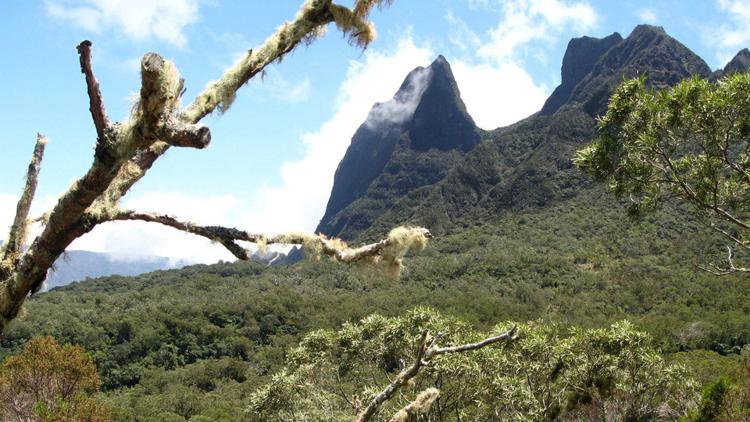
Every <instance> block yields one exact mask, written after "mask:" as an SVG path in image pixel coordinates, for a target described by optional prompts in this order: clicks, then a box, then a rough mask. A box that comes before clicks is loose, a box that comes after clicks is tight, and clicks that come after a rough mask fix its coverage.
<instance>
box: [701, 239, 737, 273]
mask: <svg viewBox="0 0 750 422" xmlns="http://www.w3.org/2000/svg"><path fill="white" fill-rule="evenodd" d="M727 263H728V264H729V266H728V267H719V266H718V265H715V264H711V263H709V264H708V267H704V266H703V265H698V266H697V267H698V268H699V269H701V270H703V271H706V272H709V273H711V274H713V275H717V276H722V275H729V274H734V273H750V268H745V267H736V266H735V265H734V258H733V257H732V248H731V247H729V246H727Z"/></svg>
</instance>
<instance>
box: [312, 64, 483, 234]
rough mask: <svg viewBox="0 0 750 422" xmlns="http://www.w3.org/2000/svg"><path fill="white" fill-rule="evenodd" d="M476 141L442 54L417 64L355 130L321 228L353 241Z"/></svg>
mask: <svg viewBox="0 0 750 422" xmlns="http://www.w3.org/2000/svg"><path fill="white" fill-rule="evenodd" d="M479 140H480V135H479V129H477V127H476V126H475V125H474V121H473V120H472V119H471V116H469V114H468V113H467V112H466V107H465V105H464V103H463V101H461V97H460V93H459V91H458V86H457V85H456V81H455V79H454V78H453V73H452V71H451V68H450V65H449V64H448V62H447V61H446V60H445V58H444V57H443V56H439V57H438V58H437V59H436V60H435V61H434V62H433V63H432V64H431V65H430V66H429V67H427V68H422V67H419V68H417V69H414V70H413V71H412V72H411V73H409V75H408V76H407V77H406V79H405V80H404V82H403V84H402V85H401V88H400V89H399V90H398V92H396V94H395V95H394V97H393V99H392V100H390V101H388V102H386V103H382V104H376V105H375V106H374V107H373V108H372V110H371V111H370V113H369V115H368V117H367V120H366V121H365V122H364V123H363V124H362V125H361V126H360V127H359V129H357V132H356V133H355V134H354V137H353V138H352V143H351V145H350V146H349V148H348V150H347V152H346V155H345V156H344V158H343V160H342V161H341V163H340V164H339V167H338V169H337V170H336V175H335V177H334V185H333V190H332V192H331V197H330V199H329V201H328V206H327V208H326V213H325V215H324V216H323V218H322V219H321V221H320V224H319V226H318V228H317V230H316V231H318V232H322V233H325V234H327V235H332V236H339V237H343V238H352V237H353V236H354V235H356V234H357V233H359V231H361V230H363V229H366V228H368V227H370V225H371V224H372V222H373V221H374V219H375V218H377V217H378V216H379V215H380V214H381V213H382V212H384V211H385V210H387V209H388V208H390V207H391V206H392V205H393V201H394V200H395V199H398V198H400V197H401V196H403V195H405V194H406V193H408V192H409V191H411V190H413V189H416V188H419V187H421V186H425V185H430V184H433V183H435V182H437V181H438V180H440V179H442V178H443V177H444V176H445V174H446V173H447V171H448V169H450V168H451V167H453V165H454V164H455V163H456V162H457V161H458V159H459V158H460V157H461V156H462V155H463V154H464V153H465V152H466V151H469V150H470V149H472V148H473V147H474V146H475V145H476V144H477V143H478V142H479Z"/></svg>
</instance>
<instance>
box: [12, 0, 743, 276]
mask: <svg viewBox="0 0 750 422" xmlns="http://www.w3.org/2000/svg"><path fill="white" fill-rule="evenodd" d="M300 3H301V0H284V1H276V2H268V1H257V0H256V1H240V0H233V1H229V0H227V1H224V0H110V1H106V0H47V1H21V0H16V1H8V2H4V4H3V6H2V9H3V20H4V22H3V26H2V29H0V31H1V32H2V33H1V35H2V36H1V37H0V47H1V48H2V51H3V52H4V56H5V60H4V63H3V66H0V88H1V89H2V92H3V93H4V97H5V100H4V101H2V102H0V116H2V117H0V119H2V126H3V131H2V132H1V133H0V148H1V151H2V153H0V168H2V171H3V177H2V178H0V226H2V227H7V225H8V224H9V223H10V220H11V218H12V212H13V209H14V207H15V200H16V198H17V193H18V192H19V191H20V189H21V186H22V183H23V174H24V171H25V167H26V166H27V164H28V159H29V156H30V153H31V150H32V148H33V142H34V139H35V134H36V132H42V133H44V134H46V135H47V136H48V138H49V139H50V144H49V145H48V148H47V154H46V156H45V160H44V164H43V168H42V174H41V177H40V186H39V190H38V195H37V201H36V205H35V208H34V211H35V212H37V213H41V212H43V211H45V210H46V209H47V208H49V207H50V206H51V205H53V204H54V202H55V200H56V198H57V196H59V194H60V193H62V192H63V191H64V190H65V189H66V188H67V187H68V186H69V185H70V183H71V182H72V181H73V180H75V179H76V178H77V177H79V176H80V175H81V174H82V173H83V172H84V171H85V170H86V168H87V167H88V166H89V164H90V163H91V153H92V147H93V144H94V139H95V132H94V127H93V125H92V123H91V119H90V116H89V112H88V99H87V97H86V92H85V86H84V82H83V76H82V75H81V73H80V70H79V66H78V57H77V54H76V50H75V46H76V45H77V44H78V43H79V42H80V41H81V40H83V39H90V40H91V41H92V42H93V60H94V69H95V72H96V74H97V77H98V79H99V81H100V83H101V88H102V93H103V96H104V100H105V103H106V107H107V111H108V113H109V116H110V118H111V119H112V120H123V119H125V118H126V116H127V113H128V111H129V110H130V107H131V105H132V97H133V94H134V93H136V92H137V91H138V89H139V75H138V61H139V59H140V57H141V56H142V54H144V53H145V52H148V51H155V52H158V53H160V54H162V55H163V56H164V57H166V58H168V59H171V60H173V61H174V62H175V64H176V65H177V68H178V69H179V70H180V71H181V73H182V75H183V77H184V78H185V80H186V87H187V93H186V94H185V98H186V101H189V100H190V99H191V98H192V97H193V96H194V95H195V94H196V93H197V92H199V90H200V89H201V88H203V86H205V84H206V83H207V82H208V81H210V80H212V79H215V78H217V77H218V76H219V75H220V73H221V71H222V70H223V69H225V68H226V67H228V66H229V65H230V64H231V63H232V62H233V61H234V60H235V59H236V58H237V57H239V55H240V54H242V53H244V52H245V51H246V50H247V49H248V48H251V47H254V46H257V45H259V44H260V43H261V42H262V41H263V40H264V39H265V38H266V37H267V36H268V35H270V34H271V33H272V32H273V30H274V29H275V28H276V27H277V26H278V25H279V24H280V23H281V22H282V21H284V20H286V19H291V18H292V17H293V16H294V14H295V12H296V10H297V8H298V7H299V5H300ZM343 3H344V4H347V3H351V1H349V2H346V1H345V2H343ZM372 20H373V22H374V23H375V25H376V27H377V30H378V34H379V36H378V38H377V39H376V41H375V42H374V43H373V44H372V45H371V46H370V47H369V48H368V49H367V50H365V51H363V50H361V49H358V48H356V47H352V46H350V45H348V44H347V42H346V40H345V39H343V38H342V37H341V35H340V34H339V33H338V32H337V31H336V30H335V28H329V31H328V34H327V35H326V36H325V37H324V38H322V39H320V40H318V41H316V42H315V43H314V44H312V45H311V46H309V47H302V48H300V49H298V50H296V51H295V52H294V53H293V54H291V55H289V56H288V57H286V58H285V59H284V61H283V62H282V63H281V64H277V65H274V66H272V67H270V68H269V69H268V71H267V73H266V76H265V78H264V79H263V80H262V81H261V80H253V81H251V83H250V84H249V85H248V86H246V87H245V88H243V90H242V91H241V92H240V95H239V96H238V99H237V101H236V102H235V104H234V106H233V107H232V109H230V110H229V111H228V112H227V113H226V114H225V115H223V116H211V117H210V118H209V119H207V120H206V121H205V123H207V124H208V125H209V126H210V127H211V129H212V134H213V142H212V144H211V146H210V147H209V148H208V149H206V150H202V151H195V150H172V151H170V152H169V153H168V155H167V156H165V157H164V158H162V159H161V160H160V161H159V162H157V163H156V165H155V166H154V168H153V170H152V171H151V172H150V173H149V174H148V176H147V177H146V178H145V179H144V180H142V181H141V183H140V184H139V185H137V186H136V188H135V189H133V190H132V191H131V193H130V194H129V195H128V196H127V197H126V198H125V200H124V204H123V206H124V207H128V208H137V209H142V210H147V211H161V212H167V213H171V214H176V215H178V216H180V217H183V218H186V219H190V220H193V221H198V222H201V223H205V224H230V225H236V226H238V227H241V228H246V229H250V230H255V231H264V232H268V233H276V232H282V231H287V230H298V229H303V230H312V229H314V228H315V225H316V224H317V221H318V219H319V218H320V217H321V216H322V214H323V210H324V207H325V203H326V201H327V199H328V194H329V192H330V189H331V184H332V179H333V172H334V171H335V168H336V165H337V163H338V161H339V160H340V159H341V157H342V155H343V153H344V151H345V149H346V147H347V146H348V143H349V139H350V138H351V135H352V134H353V132H354V130H355V129H356V128H357V126H358V125H359V124H361V123H362V122H363V121H364V119H365V116H366V114H367V111H368V110H369V108H370V106H371V105H372V104H373V103H374V102H376V101H381V102H382V101H386V100H388V99H389V98H390V97H391V96H392V95H393V93H394V92H395V90H396V89H397V87H398V85H399V84H400V83H401V81H402V79H403V78H404V76H405V75H406V73H407V72H408V71H409V70H411V69H412V68H414V67H415V66H419V65H421V66H425V65H428V64H429V63H430V62H431V61H432V60H433V59H434V58H435V57H436V56H437V54H443V55H444V56H445V57H446V58H447V59H448V61H449V62H450V63H451V65H452V67H453V69H454V73H455V74H456V78H457V80H458V84H459V89H460V90H461V92H462V95H463V97H464V100H465V102H466V104H467V107H468V109H469V112H470V113H471V114H472V115H473V116H474V118H475V120H476V121H477V123H478V124H479V125H480V126H481V127H483V128H487V129H492V128H495V127H498V126H502V125H506V124H509V123H512V122H514V121H517V120H518V119H520V118H523V117H525V116H527V115H529V114H531V113H533V112H534V111H536V110H538V109H539V108H540V107H541V105H542V103H543V102H544V99H545V98H546V96H547V95H549V93H550V92H551V91H552V90H553V89H554V87H555V86H556V85H557V84H558V83H559V80H560V63H561V61H562V56H563V54H564V52H565V46H566V44H567V42H568V40H569V39H570V38H572V37H577V36H582V35H590V36H605V35H609V34H611V33H612V32H615V31H616V32H620V34H622V35H623V36H627V35H628V34H629V33H630V31H631V30H632V29H633V27H635V25H637V24H639V23H650V24H655V25H661V26H663V27H664V28H665V29H666V31H667V32H668V33H669V34H671V35H672V36H674V37H675V38H677V39H678V40H680V41H681V42H683V43H684V44H685V45H687V46H688V47H689V48H690V49H692V50H693V51H695V52H696V53H697V54H699V55H700V56H701V57H703V58H704V59H705V60H706V61H707V62H708V63H709V65H710V66H711V67H712V68H719V67H722V66H723V65H724V63H725V62H726V61H727V60H728V59H729V58H731V57H732V56H733V55H734V54H735V53H736V52H737V51H738V50H739V49H741V48H743V47H746V46H748V45H750V2H748V1H746V0H743V1H741V0H703V1H675V0H664V1H651V2H641V1H627V0H625V1H586V0H512V1H511V0H508V1H501V0H432V1H427V0H396V1H395V2H394V3H393V5H392V6H391V7H389V8H386V9H383V10H381V11H375V12H374V13H373V16H372ZM4 237H5V233H4V231H3V232H2V233H0V239H2V238H4ZM73 248H76V249H90V250H98V251H109V252H112V253H115V254H118V255H119V256H122V257H132V256H139V255H166V256H175V257H182V258H188V259H194V260H200V261H204V262H209V261H213V260H216V259H220V258H223V259H229V258H230V256H229V255H227V254H226V253H225V252H224V251H223V250H222V249H221V248H220V247H216V246H213V245H210V244H208V243H207V242H204V241H203V240H202V239H197V238H193V237H190V236H187V235H183V234H181V233H176V232H173V231H171V230H170V229H166V228H160V227H152V226H148V225H146V224H142V223H115V224H108V225H104V226H102V227H99V228H97V229H96V230H95V231H94V232H93V233H91V234H90V235H87V236H86V237H85V238H82V239H80V240H79V241H77V242H76V243H75V244H74V245H73Z"/></svg>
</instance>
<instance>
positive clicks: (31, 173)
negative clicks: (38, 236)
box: [3, 133, 47, 261]
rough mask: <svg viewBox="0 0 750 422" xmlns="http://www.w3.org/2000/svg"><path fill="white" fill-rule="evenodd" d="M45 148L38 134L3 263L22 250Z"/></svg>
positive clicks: (16, 255)
mask: <svg viewBox="0 0 750 422" xmlns="http://www.w3.org/2000/svg"><path fill="white" fill-rule="evenodd" d="M46 146H47V138H46V137H45V136H44V135H42V134H41V133H38V134H37V135H36V145H35V146H34V153H33V155H32V156H31V162H30V163H29V169H28V170H27V171H26V185H25V186H24V188H23V193H22V194H21V198H20V199H19V200H18V205H17V206H16V216H15V218H14V219H13V225H12V226H11V227H10V233H9V235H8V242H7V244H6V245H5V250H4V253H3V261H5V260H7V259H15V258H17V257H18V255H19V254H20V253H21V251H22V250H23V246H24V245H23V243H24V242H25V241H26V231H27V229H28V219H29V210H30V209H31V202H32V201H33V200H34V194H35V193H36V185H37V178H38V176H39V170H40V169H41V166H42V158H43V157H44V148H45V147H46Z"/></svg>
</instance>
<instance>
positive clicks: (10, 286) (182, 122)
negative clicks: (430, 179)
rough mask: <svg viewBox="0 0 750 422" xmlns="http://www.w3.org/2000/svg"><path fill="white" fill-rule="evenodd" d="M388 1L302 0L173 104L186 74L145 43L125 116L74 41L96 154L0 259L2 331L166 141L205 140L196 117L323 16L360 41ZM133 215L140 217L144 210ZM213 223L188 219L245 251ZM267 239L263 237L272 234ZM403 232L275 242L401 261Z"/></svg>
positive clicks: (86, 46)
mask: <svg viewBox="0 0 750 422" xmlns="http://www.w3.org/2000/svg"><path fill="white" fill-rule="evenodd" d="M387 3H389V1H388V0H357V1H355V4H354V9H353V11H351V12H350V11H344V10H343V9H342V8H341V6H338V5H335V4H334V3H333V2H332V0H305V1H304V3H303V5H302V8H301V9H300V11H299V12H298V13H297V15H296V17H295V18H294V20H292V21H291V22H286V23H284V24H282V25H281V26H280V27H279V29H278V30H277V31H276V32H275V33H274V34H273V35H272V36H271V37H269V38H268V39H267V40H266V41H265V42H264V43H263V44H262V45H261V46H260V47H259V48H257V49H256V50H255V53H253V50H250V51H249V52H248V54H247V55H246V57H243V58H242V59H241V60H240V61H239V62H237V63H236V64H235V65H234V66H233V67H231V68H230V69H229V70H228V71H227V72H225V73H224V74H223V75H222V76H221V77H220V78H219V79H218V80H217V81H215V82H212V83H210V84H209V85H208V86H207V87H206V89H205V90H204V91H203V92H202V93H200V94H199V95H198V96H197V98H196V99H195V101H194V102H193V103H192V104H191V105H190V106H188V107H187V108H185V109H184V110H180V105H179V100H180V97H181V95H182V93H183V88H184V81H183V80H182V79H180V77H179V73H178V72H177V69H176V68H175V66H174V64H173V63H171V62H169V61H167V60H164V59H163V58H162V57H160V56H159V55H158V54H155V53H148V54H146V55H145V56H144V57H143V60H142V61H141V83H142V86H141V90H140V93H141V95H140V99H139V102H138V104H137V105H136V107H134V112H133V114H132V115H131V116H130V118H129V119H128V121H126V122H122V123H112V124H110V122H109V119H108V117H107V113H106V110H105V107H104V102H103V100H102V95H101V92H100V90H99V82H98V81H97V80H96V77H95V76H94V72H93V67H92V64H91V42H90V41H83V42H81V43H80V44H79V45H78V54H79V61H80V66H81V72H82V73H83V74H84V76H85V79H86V88H87V93H88V96H89V109H90V111H91V116H92V118H93V121H94V126H95V127H96V133H97V143H96V148H95V150H94V151H95V152H94V161H93V163H92V165H91V167H90V168H89V169H88V170H87V171H86V173H85V174H84V175H83V176H82V177H80V178H79V179H78V180H76V181H75V182H74V183H73V185H72V186H71V187H70V189H68V191H66V192H65V193H64V194H63V195H62V196H61V197H60V199H59V201H58V202H57V204H56V205H55V206H54V207H53V208H52V210H50V211H49V212H47V213H45V215H46V216H48V217H47V219H46V222H47V224H46V226H45V227H44V230H43V231H42V233H41V234H40V235H39V236H37V237H36V238H35V239H34V241H33V242H32V243H31V245H30V246H29V248H28V249H26V250H25V251H23V253H22V256H18V257H16V258H14V259H13V260H12V262H10V261H9V260H7V259H5V260H3V262H2V263H1V264H2V265H0V333H2V331H3V329H4V327H5V325H6V323H7V322H8V321H10V320H12V319H13V318H15V317H16V315H17V314H18V312H19V311H20V308H21V305H22V304H23V302H24V300H25V299H26V297H27V296H28V295H29V294H30V293H34V292H36V291H38V290H39V289H40V288H41V286H42V283H43V282H44V279H45V278H46V274H47V271H48V270H49V268H50V267H51V266H52V264H53V263H54V262H55V260H56V259H57V258H58V257H59V256H60V255H61V254H62V253H63V251H65V249H66V248H67V247H68V246H69V245H70V244H71V243H72V242H73V241H74V240H75V239H77V238H78V237H80V236H82V235H84V234H85V233H88V232H89V231H90V230H91V229H93V228H94V227H95V226H96V225H97V224H100V223H101V222H104V221H110V220H111V219H112V218H110V217H112V215H113V214H115V213H117V212H118V211H117V203H118V201H119V200H120V199H121V198H122V197H123V196H124V195H125V194H126V193H127V192H128V190H129V189H130V188H131V187H132V186H133V185H134V184H135V183H137V182H138V181H139V180H140V179H141V178H143V176H144V175H145V174H146V172H147V171H148V170H149V169H150V168H151V166H152V165H153V164H154V162H155V161H156V160H157V159H158V158H159V157H161V156H162V155H163V154H164V153H165V152H166V151H167V150H168V149H169V147H170V146H178V147H190V148H204V147H206V146H207V145H208V143H209V142H210V140H211V133H210V131H209V130H208V128H207V127H206V126H203V125H201V124H199V122H200V120H201V119H202V118H203V117H205V116H206V115H208V114H209V113H212V112H213V111H214V110H215V109H217V108H218V109H219V110H220V111H221V112H224V111H226V110H227V109H228V108H229V107H230V106H231V104H232V101H233V100H234V98H235V96H236V92H237V90H238V89H239V88H241V87H242V85H244V84H245V83H246V82H248V81H249V80H250V79H251V78H252V77H253V76H255V75H257V74H258V73H259V72H262V71H263V69H264V68H265V67H266V66H268V65H269V64H271V63H273V62H274V61H277V60H280V59H281V58H282V57H283V56H284V55H285V54H287V53H289V52H290V51H292V50H293V49H294V48H295V47H296V46H298V45H299V43H300V42H310V41H312V40H314V39H315V38H316V37H317V36H319V35H320V34H322V33H323V30H324V29H325V26H326V25H327V24H328V23H331V22H335V23H336V24H337V26H338V27H339V28H340V29H341V30H342V31H343V32H344V33H345V34H346V35H347V36H348V37H349V38H350V39H351V40H354V41H355V42H356V43H357V44H358V45H360V46H363V47H364V46H365V45H366V44H367V43H369V41H371V40H372V39H373V37H374V31H373V30H372V26H371V25H370V23H369V22H368V20H367V19H368V13H369V12H370V10H371V9H372V8H373V7H374V6H376V5H381V4H387ZM35 156H36V155H35ZM39 159H41V151H40V153H39ZM36 173H38V168H37V169H36V170H35V173H34V175H33V177H29V178H28V179H27V183H31V184H30V185H27V188H25V190H24V194H23V196H22V198H21V202H20V203H19V212H18V213H17V215H16V221H15V222H14V226H13V227H14V228H13V229H12V232H13V233H12V236H11V241H9V242H8V244H7V247H6V248H5V257H6V258H7V257H8V256H9V254H14V253H15V254H21V245H20V244H21V243H22V242H23V238H24V236H25V227H26V224H25V221H26V219H27V217H28V208H29V206H30V202H31V198H32V197H33V190H34V189H33V187H35V185H36ZM125 216H126V214H119V215H118V216H117V217H118V218H116V219H125ZM139 216H140V217H144V218H141V219H145V216H144V215H139ZM129 217H135V215H130V216H129ZM163 217H164V216H163ZM128 219H134V218H128ZM152 219H153V218H152ZM159 219H160V220H161V221H159V222H161V223H163V224H164V223H169V224H168V225H171V226H173V227H175V226H180V224H179V222H177V221H176V220H169V219H166V218H159ZM185 227H187V226H185ZM185 227H183V228H182V229H184V228H185ZM176 228H179V227H176ZM218 229H219V228H218V227H213V230H212V229H211V228H209V227H198V226H191V228H190V230H192V231H193V232H194V233H195V234H199V235H203V236H205V237H209V238H212V239H217V238H218V241H219V242H221V243H222V244H223V245H224V246H225V247H227V248H228V249H229V250H230V251H231V252H232V253H233V254H234V255H235V256H237V257H240V258H242V259H247V254H246V252H245V251H244V249H243V248H241V247H240V246H239V245H237V243H236V241H237V240H240V239H235V238H233V236H218V235H217V233H218ZM188 231H189V230H188ZM237 232H239V231H237ZM222 233H224V232H222ZM232 233H233V232H232ZM428 233H429V232H426V231H425V233H422V234H421V235H420V236H421V237H422V238H424V237H425V234H428ZM224 234H226V233H224ZM243 236H245V237H247V238H250V237H253V236H251V235H243ZM420 236H418V237H420ZM389 237H390V236H389ZM255 238H259V239H261V242H263V241H264V240H269V239H266V238H265V237H263V236H259V235H256V236H255ZM274 239H275V238H270V240H271V241H272V243H273V241H274ZM400 242H401V241H400V240H399V241H392V242H389V241H384V243H378V244H374V245H368V246H366V247H363V248H358V249H351V248H348V247H342V245H340V244H338V243H336V242H335V241H333V240H330V239H325V238H322V237H318V236H313V235H299V236H298V235H287V237H286V238H284V239H279V243H296V244H300V243H304V244H306V245H307V244H310V245H316V246H315V247H316V248H318V250H320V252H321V253H323V254H326V255H329V256H333V257H335V259H338V260H340V261H344V262H352V261H356V260H359V259H364V258H367V257H372V258H373V259H375V258H378V257H382V259H383V262H386V263H389V264H392V265H389V268H400V260H401V257H402V256H403V253H404V252H403V250H402V249H399V248H398V247H396V246H398V245H400V244H401V243H400ZM407 249H408V248H407Z"/></svg>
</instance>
